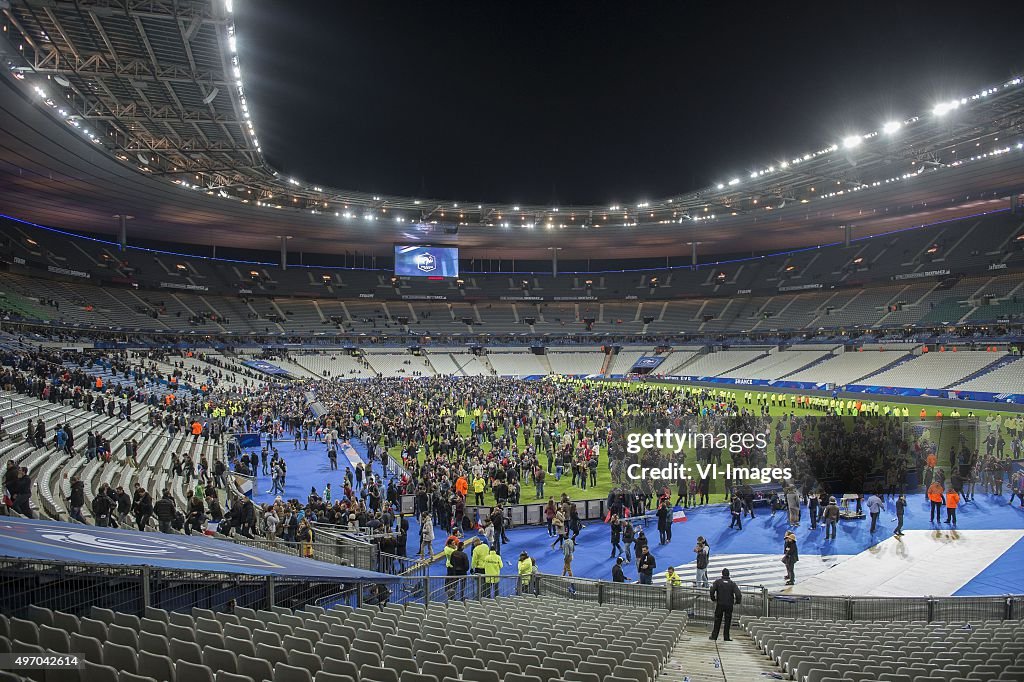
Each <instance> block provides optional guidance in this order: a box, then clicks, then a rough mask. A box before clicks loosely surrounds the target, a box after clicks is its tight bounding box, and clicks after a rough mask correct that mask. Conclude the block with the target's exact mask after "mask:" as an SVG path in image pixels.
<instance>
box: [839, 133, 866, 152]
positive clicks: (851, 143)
mask: <svg viewBox="0 0 1024 682" xmlns="http://www.w3.org/2000/svg"><path fill="white" fill-rule="evenodd" d="M863 141H864V138H863V137H861V136H860V135H850V136H849V137H845V138H843V147H845V148H846V149H853V148H854V147H856V146H857V145H859V144H860V143H861V142H863Z"/></svg>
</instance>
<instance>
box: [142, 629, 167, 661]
mask: <svg viewBox="0 0 1024 682" xmlns="http://www.w3.org/2000/svg"><path fill="white" fill-rule="evenodd" d="M139 651H148V652H150V653H151V654H160V655H161V656H170V654H171V644H170V641H168V639H167V638H166V637H164V636H163V635H154V634H153V633H151V632H140V633H139Z"/></svg>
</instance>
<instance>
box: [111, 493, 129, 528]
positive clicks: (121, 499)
mask: <svg viewBox="0 0 1024 682" xmlns="http://www.w3.org/2000/svg"><path fill="white" fill-rule="evenodd" d="M115 497H116V499H117V527H118V528H124V527H125V526H126V525H127V523H128V512H130V511H131V510H132V498H131V497H130V496H129V495H128V493H126V492H125V491H124V488H122V487H121V486H117V495H116V496H115Z"/></svg>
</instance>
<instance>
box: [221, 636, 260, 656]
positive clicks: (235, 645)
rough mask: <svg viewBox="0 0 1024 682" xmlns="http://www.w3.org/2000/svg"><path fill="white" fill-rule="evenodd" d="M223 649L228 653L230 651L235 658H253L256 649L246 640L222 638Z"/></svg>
mask: <svg viewBox="0 0 1024 682" xmlns="http://www.w3.org/2000/svg"><path fill="white" fill-rule="evenodd" d="M224 648H225V649H227V650H228V651H232V652H234V653H235V655H236V656H238V655H242V654H245V655H246V656H255V655H256V647H255V646H254V645H253V643H252V641H250V640H248V639H237V638H235V637H225V638H224Z"/></svg>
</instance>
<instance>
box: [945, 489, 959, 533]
mask: <svg viewBox="0 0 1024 682" xmlns="http://www.w3.org/2000/svg"><path fill="white" fill-rule="evenodd" d="M958 506H960V493H958V492H957V491H956V490H954V489H953V486H949V490H947V491H946V523H952V524H953V527H954V528H956V508H957V507H958Z"/></svg>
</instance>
